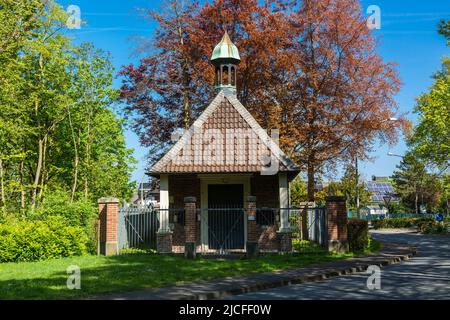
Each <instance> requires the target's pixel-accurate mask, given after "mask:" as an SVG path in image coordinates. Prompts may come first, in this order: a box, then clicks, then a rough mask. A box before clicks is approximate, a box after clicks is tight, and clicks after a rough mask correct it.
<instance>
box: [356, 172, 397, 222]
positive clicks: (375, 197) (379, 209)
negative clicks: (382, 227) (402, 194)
mask: <svg viewBox="0 0 450 320" xmlns="http://www.w3.org/2000/svg"><path fill="white" fill-rule="evenodd" d="M364 187H365V188H366V190H368V191H370V192H371V196H370V204H369V205H368V206H366V207H364V208H361V213H362V214H370V215H381V216H383V215H386V214H387V213H388V209H387V205H389V204H390V203H393V202H398V201H400V198H399V197H398V195H397V194H396V193H395V191H394V188H393V186H392V183H391V182H390V181H389V177H377V176H372V181H367V182H365V183H364Z"/></svg>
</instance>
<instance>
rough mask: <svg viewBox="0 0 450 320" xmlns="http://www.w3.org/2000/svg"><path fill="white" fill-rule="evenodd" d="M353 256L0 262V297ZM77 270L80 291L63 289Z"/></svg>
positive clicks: (119, 286) (99, 289) (43, 295)
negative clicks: (75, 268) (71, 269)
mask: <svg viewBox="0 0 450 320" xmlns="http://www.w3.org/2000/svg"><path fill="white" fill-rule="evenodd" d="M351 256H352V254H345V255H344V254H328V253H315V254H314V253H311V254H293V255H267V256H263V257H260V258H257V259H253V260H233V261H218V260H208V259H197V260H186V259H184V258H183V257H182V256H167V255H155V254H128V255H121V256H113V257H104V256H82V257H72V258H64V259H57V260H50V261H41V262H24V263H3V264H0V299H73V298H84V297H88V296H90V295H94V294H100V293H108V292H119V291H128V290H133V289H142V288H155V287H163V286H169V285H175V284H182V283H186V282H194V281H200V280H211V279H215V278H222V277H228V276H239V275H244V274H250V273H257V272H268V271H276V270H281V269H288V268H299V267H304V266H307V265H311V264H314V263H323V262H328V261H335V260H340V259H344V258H348V257H351ZM70 265H78V266H79V267H80V269H81V289H80V290H69V289H67V286H66V282H67V273H66V268H67V267H68V266H70Z"/></svg>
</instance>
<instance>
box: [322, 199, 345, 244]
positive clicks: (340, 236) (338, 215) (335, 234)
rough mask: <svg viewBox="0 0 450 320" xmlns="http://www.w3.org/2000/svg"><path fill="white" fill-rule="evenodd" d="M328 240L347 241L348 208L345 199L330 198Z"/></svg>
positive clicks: (328, 202)
mask: <svg viewBox="0 0 450 320" xmlns="http://www.w3.org/2000/svg"><path fill="white" fill-rule="evenodd" d="M326 208H327V219H328V221H327V223H328V240H339V241H347V208H346V205H345V198H344V197H328V198H327V202H326Z"/></svg>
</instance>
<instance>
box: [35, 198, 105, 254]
mask: <svg viewBox="0 0 450 320" xmlns="http://www.w3.org/2000/svg"><path fill="white" fill-rule="evenodd" d="M53 216H58V217H63V218H64V219H65V221H66V224H67V225H69V226H72V227H80V228H82V229H83V230H84V232H85V233H86V235H87V236H88V238H89V242H88V244H87V245H88V251H89V252H91V253H94V252H95V243H96V240H97V235H96V232H95V223H96V221H97V218H98V211H97V208H96V207H95V206H94V205H93V204H92V203H91V202H89V201H87V200H78V201H74V202H71V201H70V198H69V196H68V195H67V194H66V193H64V192H61V191H54V192H52V193H49V195H48V196H47V198H46V199H45V201H44V202H43V203H41V204H40V205H39V207H38V208H37V209H36V210H35V211H33V212H30V214H29V216H28V217H29V218H30V219H32V220H46V219H48V218H49V217H53Z"/></svg>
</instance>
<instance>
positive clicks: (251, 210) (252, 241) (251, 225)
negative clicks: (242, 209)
mask: <svg viewBox="0 0 450 320" xmlns="http://www.w3.org/2000/svg"><path fill="white" fill-rule="evenodd" d="M246 251H247V257H249V258H253V257H256V256H258V253H259V248H258V225H257V224H256V197H255V196H248V198H247V243H246Z"/></svg>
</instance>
